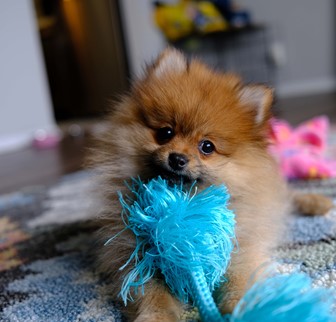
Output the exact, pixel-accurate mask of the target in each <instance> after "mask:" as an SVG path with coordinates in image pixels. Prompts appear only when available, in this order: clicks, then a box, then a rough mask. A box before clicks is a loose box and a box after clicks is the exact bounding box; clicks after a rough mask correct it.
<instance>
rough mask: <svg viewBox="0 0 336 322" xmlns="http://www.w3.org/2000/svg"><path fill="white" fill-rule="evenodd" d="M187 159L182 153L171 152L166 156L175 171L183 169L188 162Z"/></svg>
mask: <svg viewBox="0 0 336 322" xmlns="http://www.w3.org/2000/svg"><path fill="white" fill-rule="evenodd" d="M188 162H189V160H188V158H187V157H186V156H185V155H184V154H179V153H171V154H169V157H168V163H169V166H170V167H171V168H172V169H173V170H175V171H181V170H183V169H184V168H185V167H186V165H187V164H188Z"/></svg>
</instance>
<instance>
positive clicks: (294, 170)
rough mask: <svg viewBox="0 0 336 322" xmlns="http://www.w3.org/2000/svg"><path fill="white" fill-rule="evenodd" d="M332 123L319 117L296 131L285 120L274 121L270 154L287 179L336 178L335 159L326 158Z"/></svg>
mask: <svg viewBox="0 0 336 322" xmlns="http://www.w3.org/2000/svg"><path fill="white" fill-rule="evenodd" d="M328 130H329V120H328V118H327V117H326V116H319V117H316V118H313V119H311V120H310V121H307V122H305V123H302V124H300V125H299V126H298V127H296V128H292V127H291V126H290V125H289V124H288V123H287V122H286V121H283V120H278V119H273V120H272V121H271V135H270V139H271V145H270V148H269V151H270V153H271V154H272V155H273V156H274V157H275V158H276V160H277V161H278V162H279V165H280V169H281V172H282V174H283V175H284V176H285V177H287V178H288V179H318V178H330V177H336V160H333V161H332V160H328V159H327V158H326V148H327V134H328Z"/></svg>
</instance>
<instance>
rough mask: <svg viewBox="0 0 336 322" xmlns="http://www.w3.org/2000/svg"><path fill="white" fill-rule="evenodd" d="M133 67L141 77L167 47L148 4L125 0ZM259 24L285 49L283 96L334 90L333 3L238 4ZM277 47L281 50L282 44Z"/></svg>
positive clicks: (257, 0) (245, 0)
mask: <svg viewBox="0 0 336 322" xmlns="http://www.w3.org/2000/svg"><path fill="white" fill-rule="evenodd" d="M121 2H122V5H123V6H122V9H123V13H124V17H123V18H124V23H125V27H126V34H127V45H128V49H129V51H130V60H131V68H132V70H133V71H134V72H135V73H138V72H139V71H140V70H141V66H143V64H144V61H146V60H147V61H148V60H151V59H152V58H153V56H155V54H156V53H157V52H159V51H160V50H161V49H162V48H163V47H164V41H163V39H162V37H161V35H160V34H159V33H158V32H157V30H156V28H155V26H154V25H153V22H152V17H151V10H152V8H151V6H150V1H147V0H137V1H132V0H122V1H121ZM237 2H238V3H239V4H240V5H242V6H243V7H246V8H249V9H251V11H252V13H253V17H254V19H255V21H256V22H260V23H262V24H265V25H267V26H268V27H270V31H271V34H272V37H274V39H275V40H276V42H277V44H278V45H280V52H279V51H278V54H280V55H281V54H282V49H284V50H285V54H286V57H282V56H283V55H281V57H280V58H281V59H284V58H285V65H283V66H281V67H280V68H279V70H278V73H279V75H278V86H277V92H278V94H279V95H280V96H291V95H297V94H307V93H312V92H323V91H331V90H335V89H336V79H335V23H334V18H335V4H334V1H333V0H324V1H316V0H295V1H292V0H281V1H280V0H254V1H249V0H239V1H237ZM278 49H279V46H278Z"/></svg>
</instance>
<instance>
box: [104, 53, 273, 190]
mask: <svg viewBox="0 0 336 322" xmlns="http://www.w3.org/2000/svg"><path fill="white" fill-rule="evenodd" d="M271 102H272V92H271V90H269V89H268V88H266V87H263V86H243V85H242V83H241V81H240V79H239V78H238V77H237V76H234V75H224V74H220V73H215V72H214V71H212V70H210V69H208V68H207V67H206V66H204V65H203V64H201V63H199V62H197V61H191V62H190V63H188V62H187V61H186V59H185V58H184V56H183V55H182V54H181V53H179V52H178V51H175V50H172V49H168V50H166V51H164V52H163V53H162V54H161V56H160V57H159V58H158V60H157V61H156V62H155V63H154V64H153V65H152V66H150V67H149V68H148V69H147V72H146V75H145V77H144V78H143V79H141V80H139V81H138V82H136V83H135V84H134V86H133V89H132V91H131V94H130V95H129V96H127V97H125V99H124V101H123V102H122V103H121V104H120V105H119V106H118V107H117V109H116V111H115V112H114V114H113V116H112V123H113V128H112V134H111V136H110V137H108V138H106V139H105V141H106V142H110V144H111V142H114V143H113V144H112V148H111V149H112V150H113V153H114V158H117V159H118V160H117V161H115V162H116V163H120V166H119V170H117V171H119V173H118V174H119V175H123V176H125V177H129V176H137V175H140V176H142V177H146V178H151V177H155V176H157V175H161V176H163V177H164V178H167V179H169V180H171V181H178V180H180V179H181V178H182V179H183V181H185V182H191V181H194V180H198V181H199V182H204V183H206V184H209V183H210V184H211V183H214V182H216V180H215V178H216V177H218V176H222V173H223V169H225V167H226V165H227V164H228V163H230V162H232V160H234V158H235V157H237V158H238V155H239V151H244V149H245V150H246V149H248V148H249V147H253V149H254V150H255V151H256V150H258V149H265V146H266V139H265V132H266V129H267V124H268V122H267V121H268V119H269V116H270V115H269V114H270V112H269V109H270V106H271Z"/></svg>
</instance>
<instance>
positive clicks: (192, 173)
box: [92, 49, 320, 322]
mask: <svg viewBox="0 0 336 322" xmlns="http://www.w3.org/2000/svg"><path fill="white" fill-rule="evenodd" d="M271 105H272V91H271V90H270V89H268V88H267V87H264V86H253V85H247V86H245V85H244V84H242V82H241V80H240V79H239V78H238V77H237V76H235V75H225V74H221V73H216V72H214V71H212V70H211V69H209V68H208V67H206V66H205V65H203V64H202V63H200V62H198V61H195V60H192V61H191V62H187V61H186V59H185V57H184V56H183V55H182V54H181V53H180V52H178V51H175V50H173V49H168V50H166V51H164V52H163V53H162V54H161V55H160V57H159V58H158V59H157V61H156V62H155V63H154V64H153V65H152V66H150V67H149V68H148V69H147V71H146V75H145V76H144V77H143V79H141V80H138V81H136V82H135V84H134V86H133V88H132V90H131V92H130V94H129V95H127V96H125V97H124V98H123V100H122V102H120V103H119V104H118V105H117V106H116V107H115V110H114V111H113V113H112V115H111V117H110V120H109V121H110V123H109V124H110V127H109V130H108V131H106V133H104V135H102V136H101V137H100V139H99V143H98V147H97V149H96V150H95V152H94V154H93V158H92V159H93V163H94V165H95V166H96V167H97V168H98V169H99V171H100V174H101V175H100V186H99V189H100V191H101V192H102V195H103V201H102V202H103V204H104V209H103V210H102V213H101V217H102V229H101V231H100V239H101V241H102V243H104V242H105V241H106V240H107V239H108V238H110V237H111V236H113V235H115V234H117V233H118V232H119V231H121V230H122V229H123V228H124V224H123V222H122V220H121V217H120V210H121V209H120V206H119V202H118V201H117V197H116V191H118V190H122V189H123V182H124V180H127V179H129V178H130V177H132V176H133V177H136V176H140V177H141V178H142V179H146V178H148V179H149V178H153V177H156V176H158V175H161V176H162V177H165V178H167V179H168V180H170V181H171V182H177V181H179V180H181V179H183V181H184V182H193V181H194V180H197V182H198V186H199V187H200V188H202V187H207V186H209V185H212V184H221V183H225V184H226V185H227V187H228V189H229V192H230V194H231V196H232V200H231V207H232V209H234V211H235V214H236V218H237V232H236V233H237V237H238V242H239V252H238V253H237V254H233V257H232V262H231V265H230V268H229V271H228V279H229V281H230V282H229V284H228V285H226V286H225V290H223V294H225V296H224V297H223V299H222V300H221V302H220V307H221V309H222V311H223V312H229V311H231V310H232V308H233V306H234V305H235V304H236V303H237V301H238V300H239V299H240V298H241V296H242V294H243V293H244V291H245V289H246V287H247V283H248V279H249V278H250V276H251V274H252V273H254V272H255V271H256V269H257V268H258V267H260V265H262V264H263V263H265V262H269V261H270V258H271V257H270V249H272V247H274V245H275V243H276V241H277V238H278V236H279V231H281V222H282V220H283V217H284V214H285V213H287V211H288V205H289V201H288V199H289V195H288V193H287V189H286V186H285V183H284V182H283V180H282V179H281V177H280V176H279V174H278V169H277V167H276V165H275V164H274V162H273V160H272V158H271V157H270V156H269V155H268V153H267V132H268V121H269V118H270V116H271V113H270V109H271ZM309 201H310V203H308V204H307V203H305V200H300V202H301V203H303V204H305V206H306V207H308V209H306V210H307V211H313V212H314V211H319V210H320V209H316V205H315V204H311V201H312V199H309ZM134 247H135V238H134V236H133V235H132V234H131V233H127V232H124V233H122V234H120V235H119V236H118V238H116V239H115V240H114V241H113V242H112V243H110V244H109V245H108V246H106V247H104V248H102V247H100V248H99V263H100V267H101V269H102V270H103V271H104V272H105V273H108V274H109V275H110V278H111V279H112V282H113V284H112V285H113V288H114V291H115V295H117V294H118V293H119V291H120V289H121V283H122V280H123V277H124V275H125V274H126V273H127V269H125V270H122V271H120V270H119V268H120V267H121V266H122V265H123V264H125V262H126V261H127V259H128V258H129V257H130V254H131V253H132V252H133V250H134ZM139 293H140V295H138V296H136V301H135V302H134V303H133V304H130V305H129V306H128V307H127V314H128V316H129V317H130V319H132V320H135V321H137V322H140V321H144V322H145V321H146V322H151V321H152V322H158V321H160V322H164V321H178V319H179V316H180V314H181V312H182V306H181V304H180V303H179V302H178V301H177V300H176V299H175V298H174V297H173V296H172V295H171V294H170V293H169V291H168V290H167V288H166V287H165V285H164V282H163V281H162V280H160V278H159V277H158V278H156V279H153V280H152V282H150V283H148V284H147V285H146V287H145V294H144V295H141V292H139Z"/></svg>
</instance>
